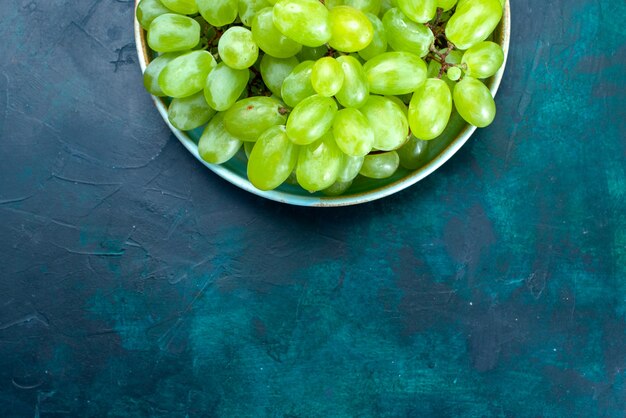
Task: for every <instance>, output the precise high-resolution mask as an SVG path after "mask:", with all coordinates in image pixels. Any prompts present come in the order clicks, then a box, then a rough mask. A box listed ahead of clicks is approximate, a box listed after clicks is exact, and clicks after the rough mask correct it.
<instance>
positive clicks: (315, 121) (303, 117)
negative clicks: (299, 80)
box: [287, 94, 337, 145]
mask: <svg viewBox="0 0 626 418" xmlns="http://www.w3.org/2000/svg"><path fill="white" fill-rule="evenodd" d="M336 113H337V102H335V100H333V99H332V98H330V97H324V96H319V95H317V94H316V95H314V96H310V97H307V98H306V99H304V100H302V101H301V102H300V103H298V104H297V105H296V107H294V108H293V111H292V112H291V114H290V115H289V118H288V119H287V135H288V136H289V139H291V141H292V142H293V143H294V144H298V145H307V144H310V143H312V142H314V141H316V140H317V139H319V138H321V137H322V135H324V134H325V133H326V132H328V130H329V129H330V128H331V126H332V125H333V119H334V118H335V114H336Z"/></svg>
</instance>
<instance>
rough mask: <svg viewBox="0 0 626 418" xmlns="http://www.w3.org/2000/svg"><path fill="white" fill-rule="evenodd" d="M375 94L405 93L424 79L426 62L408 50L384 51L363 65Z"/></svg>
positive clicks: (411, 90)
mask: <svg viewBox="0 0 626 418" xmlns="http://www.w3.org/2000/svg"><path fill="white" fill-rule="evenodd" d="M363 68H364V70H365V74H367V79H368V81H369V85H370V92H372V93H375V94H393V95H398V94H407V93H411V92H413V91H415V90H416V89H417V88H418V87H419V86H420V85H421V84H422V83H424V81H426V63H425V62H424V61H423V60H422V59H421V58H420V57H418V56H417V55H415V54H411V53H409V52H385V53H384V54H380V55H377V56H375V57H374V58H372V59H370V60H369V61H367V62H366V63H365V65H364V66H363Z"/></svg>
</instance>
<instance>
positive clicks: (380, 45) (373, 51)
mask: <svg viewBox="0 0 626 418" xmlns="http://www.w3.org/2000/svg"><path fill="white" fill-rule="evenodd" d="M365 16H366V17H367V19H368V20H369V21H370V23H371V24H372V28H373V30H374V35H373V37H372V42H370V44H369V45H368V46H366V47H365V48H363V49H362V50H360V51H359V56H360V57H361V58H363V59H364V60H366V61H367V60H369V59H372V58H374V57H375V56H377V55H380V54H382V53H383V52H386V51H387V33H386V31H385V27H384V25H383V22H382V21H381V20H380V19H379V18H378V16H376V15H373V14H371V13H365Z"/></svg>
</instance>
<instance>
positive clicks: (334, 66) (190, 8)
mask: <svg viewBox="0 0 626 418" xmlns="http://www.w3.org/2000/svg"><path fill="white" fill-rule="evenodd" d="M503 7H504V0H141V1H140V3H139V5H138V7H137V19H138V21H139V23H140V24H141V26H142V27H143V28H144V29H146V31H147V42H148V46H149V47H150V48H151V49H152V50H153V51H154V52H156V53H157V55H158V56H157V57H156V58H155V59H154V60H153V61H152V62H150V64H149V65H148V67H147V68H146V70H145V73H144V85H145V87H146V89H147V90H148V91H149V92H150V93H151V94H153V95H155V96H159V97H169V98H171V102H170V104H169V109H168V118H169V121H170V122H171V124H172V125H173V126H175V127H176V128H178V129H180V130H184V131H187V130H192V129H196V128H199V127H202V126H206V127H205V128H204V131H203V134H202V136H201V137H200V140H199V142H198V152H199V154H200V156H201V157H202V158H203V159H204V160H205V161H207V162H209V163H212V164H222V163H224V162H226V161H228V160H229V159H231V158H232V157H233V156H234V155H235V154H236V153H237V152H238V151H239V150H240V149H241V148H242V147H243V148H244V150H245V154H246V157H247V159H248V163H247V164H248V165H247V174H248V179H249V180H250V182H251V183H252V184H253V185H254V186H255V187H257V188H258V189H260V190H271V189H274V188H276V187H278V186H280V185H281V184H283V183H284V182H286V181H287V182H293V183H297V184H299V185H300V186H301V187H302V188H304V189H305V190H308V191H309V192H318V191H321V192H323V193H325V194H327V195H340V194H343V193H345V192H346V191H347V190H348V189H349V188H350V186H351V184H352V182H353V181H354V180H355V178H357V177H358V176H364V177H368V178H374V179H384V178H388V177H390V176H392V175H393V174H394V173H395V172H396V171H397V170H398V168H399V167H404V168H406V169H409V170H413V169H416V168H419V167H420V166H421V165H422V164H423V163H424V158H425V156H426V154H427V149H428V144H429V141H431V140H436V139H437V138H438V137H439V136H440V135H441V134H442V133H443V132H444V130H445V128H446V126H447V125H448V123H449V121H450V117H451V114H452V112H453V111H454V109H456V112H458V114H459V115H460V116H461V117H462V118H463V119H464V120H465V121H466V122H468V123H469V124H471V125H474V126H477V127H486V126H488V125H489V124H491V122H492V121H493V120H494V118H495V114H496V107H495V103H494V100H493V97H492V95H491V92H490V91H489V89H488V88H487V87H486V85H485V84H484V82H483V80H485V79H487V78H489V77H491V76H493V75H494V74H495V73H496V72H497V71H498V70H499V69H500V67H501V66H502V64H503V62H504V53H503V51H502V48H501V47H500V46H499V45H498V44H496V43H494V42H491V41H489V40H488V39H489V37H490V36H491V34H492V33H493V31H494V29H495V28H496V27H497V25H498V24H499V22H500V20H501V18H502V14H503Z"/></svg>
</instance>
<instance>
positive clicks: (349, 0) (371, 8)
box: [343, 0, 383, 15]
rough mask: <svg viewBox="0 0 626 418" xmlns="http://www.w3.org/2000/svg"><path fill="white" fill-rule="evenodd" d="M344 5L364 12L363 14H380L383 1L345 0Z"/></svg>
mask: <svg viewBox="0 0 626 418" xmlns="http://www.w3.org/2000/svg"><path fill="white" fill-rule="evenodd" d="M343 4H345V5H346V6H350V7H353V8H355V9H358V10H360V11H362V12H363V13H372V14H375V15H377V14H379V13H380V7H381V6H382V4H383V1H382V0H344V2H343Z"/></svg>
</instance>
